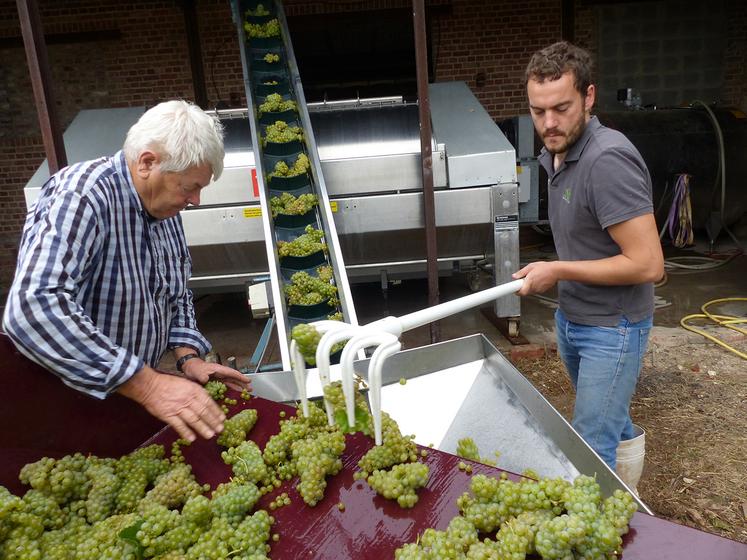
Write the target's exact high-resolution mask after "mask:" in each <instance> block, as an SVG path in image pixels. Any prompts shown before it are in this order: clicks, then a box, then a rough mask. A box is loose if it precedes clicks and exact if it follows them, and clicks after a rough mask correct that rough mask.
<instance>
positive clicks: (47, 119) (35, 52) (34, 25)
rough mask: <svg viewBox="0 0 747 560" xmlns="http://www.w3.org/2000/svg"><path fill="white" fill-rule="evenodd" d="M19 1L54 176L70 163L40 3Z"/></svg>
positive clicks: (48, 159) (24, 38) (33, 80)
mask: <svg viewBox="0 0 747 560" xmlns="http://www.w3.org/2000/svg"><path fill="white" fill-rule="evenodd" d="M16 3H17V5H18V18H19V20H20V22H21V35H22V36H23V44H24V46H25V47H26V61H27V62H28V65H29V73H30V74H31V86H32V87H33V90H34V102H35V103H36V113H37V115H38V117H39V127H40V128H41V133H42V140H43V142H44V151H45V152H46V153H47V162H48V163H49V174H50V175H54V174H55V173H57V172H58V171H59V170H60V169H62V168H63V167H66V166H67V156H66V155H65V144H64V142H63V140H62V130H61V129H60V122H59V119H58V118H57V108H56V106H55V103H54V95H53V93H52V77H51V75H50V72H49V60H48V59H47V45H46V44H45V43H44V31H43V30H42V25H41V18H40V17H39V6H38V4H37V2H36V0H16Z"/></svg>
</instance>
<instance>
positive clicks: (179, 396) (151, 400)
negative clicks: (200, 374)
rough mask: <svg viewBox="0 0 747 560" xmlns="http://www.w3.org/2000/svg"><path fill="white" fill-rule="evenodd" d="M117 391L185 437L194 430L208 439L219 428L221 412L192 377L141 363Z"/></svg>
mask: <svg viewBox="0 0 747 560" xmlns="http://www.w3.org/2000/svg"><path fill="white" fill-rule="evenodd" d="M117 392H118V393H120V394H121V395H124V396H125V397H128V398H130V399H132V400H134V401H136V402H138V403H140V404H141V405H143V407H144V408H145V410H147V411H148V412H149V413H150V414H152V415H153V416H155V417H156V418H158V419H159V420H163V421H164V422H166V423H167V424H169V425H170V426H171V427H172V428H174V429H175V430H176V431H177V433H178V434H179V436H180V437H182V438H184V439H186V440H188V441H194V440H195V437H196V436H195V432H197V433H198V434H199V435H200V436H202V437H204V438H205V439H210V438H212V437H213V436H214V435H215V434H216V433H219V432H221V431H223V422H224V421H225V419H226V416H225V414H223V412H222V411H221V409H220V408H219V407H218V405H217V404H216V402H215V401H214V400H213V399H211V398H210V395H208V394H207V392H206V391H205V389H203V388H202V387H201V386H200V385H198V384H197V383H194V382H193V381H189V380H187V379H182V378H179V377H176V376H173V375H164V374H161V373H158V372H157V371H156V370H154V369H152V368H150V367H148V366H145V367H143V369H141V370H140V371H138V372H137V373H136V374H135V375H133V376H132V377H131V378H130V379H128V380H127V382H126V383H123V384H122V385H120V387H119V389H117Z"/></svg>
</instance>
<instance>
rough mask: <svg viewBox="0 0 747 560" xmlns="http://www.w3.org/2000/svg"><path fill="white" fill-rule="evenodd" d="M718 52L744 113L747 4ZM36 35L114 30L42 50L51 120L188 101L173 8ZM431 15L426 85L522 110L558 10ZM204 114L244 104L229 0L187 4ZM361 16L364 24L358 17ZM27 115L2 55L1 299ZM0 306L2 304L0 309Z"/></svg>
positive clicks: (167, 4) (6, 13)
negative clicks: (192, 15) (446, 85)
mask: <svg viewBox="0 0 747 560" xmlns="http://www.w3.org/2000/svg"><path fill="white" fill-rule="evenodd" d="M723 1H724V6H725V8H724V9H725V13H726V20H727V39H726V42H727V46H726V60H725V76H724V91H723V98H724V99H725V100H726V101H728V102H730V103H733V104H740V103H745V102H747V100H745V99H744V97H745V92H746V91H747V70H746V68H747V67H746V65H745V64H744V60H745V59H746V58H747V39H746V38H747V4H745V3H744V2H742V1H740V0H723ZM284 3H285V6H286V11H287V14H288V15H289V16H290V17H292V16H301V15H308V14H324V13H333V12H365V11H368V10H373V9H392V8H407V7H410V6H411V1H410V0H349V1H348V0H336V1H330V0H285V2H284ZM40 4H41V16H42V22H43V24H44V28H45V32H46V33H72V32H103V31H107V30H116V32H117V35H116V37H115V38H113V39H111V40H97V41H89V42H82V43H68V44H53V45H50V46H49V48H48V51H49V59H50V64H51V68H52V78H53V81H54V91H55V95H56V98H57V104H58V107H59V113H60V119H61V121H62V125H63V127H66V126H67V125H68V124H69V123H70V121H71V120H72V119H73V117H74V116H75V115H76V114H77V113H78V111H80V110H81V109H92V108H101V107H123V106H139V105H151V104H154V103H156V102H158V101H159V100H163V99H167V98H174V97H182V98H186V99H192V98H193V95H194V93H193V88H192V81H191V72H190V65H189V57H188V50H187V42H186V36H185V29H184V20H183V13H182V10H181V9H180V8H179V5H178V2H177V0H170V1H169V0H161V1H156V0H127V1H125V2H115V1H113V0H65V1H64V2H60V1H57V0H40ZM426 6H427V7H431V8H433V7H438V9H434V10H432V14H433V18H432V21H431V22H430V24H431V25H430V34H431V37H430V38H431V45H432V50H431V55H432V57H433V60H434V63H435V78H436V79H437V80H439V81H446V80H464V81H466V82H467V83H468V84H469V86H470V87H471V88H472V90H473V91H474V92H475V94H476V95H477V97H478V98H479V99H480V101H481V102H482V103H483V105H484V106H485V107H486V109H487V110H488V111H489V112H490V114H491V115H492V116H493V117H494V118H502V117H506V116H511V115H514V114H517V113H522V112H525V110H526V109H525V107H526V101H525V93H524V86H523V72H524V67H525V65H526V63H527V61H528V59H529V57H530V56H531V54H532V52H534V51H535V50H536V49H538V48H541V47H543V46H545V45H547V44H549V43H551V42H553V41H555V40H557V39H559V38H560V34H561V27H560V24H561V2H560V0H528V1H526V2H498V1H493V0H426ZM598 13H599V8H598V7H597V6H595V5H594V4H593V3H591V2H588V1H587V0H576V14H575V33H576V38H577V42H578V43H579V44H581V45H584V46H586V47H588V48H590V49H591V50H592V51H595V49H596V48H597V45H598V43H599V40H598V33H599V30H598V27H599V26H598V20H597V18H598ZM197 15H198V21H199V30H200V38H201V41H202V55H203V62H204V74H205V79H206V85H207V92H208V98H209V101H210V104H215V103H216V102H217V101H218V100H223V101H228V102H229V104H230V105H236V106H240V105H243V104H244V103H245V100H244V94H243V90H244V86H243V77H242V71H241V62H240V58H239V49H238V44H237V39H236V32H235V27H234V23H233V22H232V21H231V17H230V8H229V3H228V0H197ZM362 17H366V15H365V14H362ZM18 36H20V29H19V24H18V17H17V9H16V2H15V1H14V0H0V38H8V37H18ZM39 135H40V133H39V128H38V123H37V117H36V108H35V106H34V102H33V94H32V90H31V84H30V80H29V76H28V70H27V68H26V60H25V53H24V50H23V48H22V47H17V48H4V49H0V203H1V204H2V209H3V210H4V220H3V223H2V225H0V301H1V300H2V297H3V295H2V292H3V291H4V289H5V286H7V284H8V283H9V281H10V278H11V275H12V270H13V268H14V264H15V263H14V259H15V257H14V255H15V250H16V247H17V243H18V239H19V236H20V231H21V224H22V222H23V218H24V213H25V209H24V208H25V206H24V204H23V192H22V189H23V186H24V185H25V183H26V182H27V181H28V179H29V178H30V177H31V175H32V174H33V172H34V171H35V169H36V167H37V166H38V165H39V163H40V162H41V161H42V160H43V149H42V147H41V142H40V138H39ZM0 305H1V304H0Z"/></svg>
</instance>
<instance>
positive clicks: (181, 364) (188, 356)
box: [176, 352, 200, 373]
mask: <svg viewBox="0 0 747 560" xmlns="http://www.w3.org/2000/svg"><path fill="white" fill-rule="evenodd" d="M199 357H200V355H199V354H197V353H195V352H192V353H191V354H184V356H182V357H181V358H179V359H178V360H177V361H176V369H177V371H180V372H181V373H184V370H183V369H182V368H183V367H184V363H185V362H186V361H187V360H191V359H192V358H199Z"/></svg>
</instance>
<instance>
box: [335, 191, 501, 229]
mask: <svg viewBox="0 0 747 560" xmlns="http://www.w3.org/2000/svg"><path fill="white" fill-rule="evenodd" d="M435 198H436V226H437V227H448V226H465V225H468V224H488V223H490V219H491V214H490V188H489V187H483V188H479V189H470V190H468V191H459V192H457V191H437V192H436V193H435ZM336 202H337V213H336V216H335V221H336V222H337V224H338V225H337V231H338V233H339V234H340V235H344V234H352V233H363V232H375V231H400V230H407V229H418V228H422V227H424V218H423V195H422V193H402V194H388V195H377V196H363V197H355V198H341V199H338V200H336Z"/></svg>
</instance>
